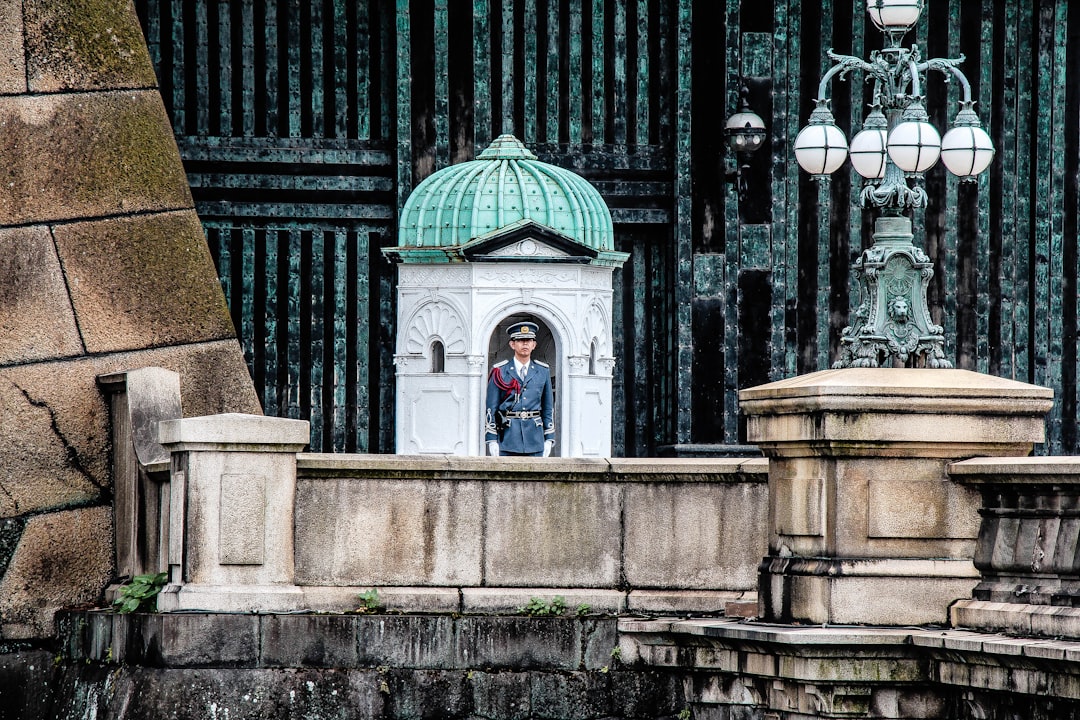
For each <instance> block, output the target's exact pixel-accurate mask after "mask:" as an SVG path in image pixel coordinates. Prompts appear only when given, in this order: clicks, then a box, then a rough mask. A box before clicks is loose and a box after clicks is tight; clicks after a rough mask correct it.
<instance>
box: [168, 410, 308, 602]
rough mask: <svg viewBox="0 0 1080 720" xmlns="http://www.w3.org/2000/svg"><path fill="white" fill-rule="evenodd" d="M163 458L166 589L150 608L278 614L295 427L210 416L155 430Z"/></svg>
mask: <svg viewBox="0 0 1080 720" xmlns="http://www.w3.org/2000/svg"><path fill="white" fill-rule="evenodd" d="M159 427H160V439H161V444H162V445H164V446H165V447H166V448H167V449H169V450H170V451H171V453H172V461H171V475H172V492H171V497H170V513H169V517H170V529H169V573H170V578H169V580H170V582H169V585H168V587H166V589H165V590H164V591H163V592H162V594H161V596H160V597H159V598H158V609H159V610H162V611H169V610H196V609H197V610H211V611H244V612H251V611H288V610H296V609H299V608H300V607H301V605H302V603H303V594H302V592H301V591H300V589H299V588H298V587H296V586H295V584H294V575H295V572H294V564H293V515H294V506H295V497H296V453H297V452H299V451H300V450H302V449H303V448H304V446H305V445H307V443H308V437H309V435H308V433H309V427H308V423H307V421H304V420H288V419H283V418H270V417H261V416H258V415H239V414H227V415H210V416H206V417H198V418H188V419H183V420H170V421H166V422H162V423H161V424H160V426H159Z"/></svg>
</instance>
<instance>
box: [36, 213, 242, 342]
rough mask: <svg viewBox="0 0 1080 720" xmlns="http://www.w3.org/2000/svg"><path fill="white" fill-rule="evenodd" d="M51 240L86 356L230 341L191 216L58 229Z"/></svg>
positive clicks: (209, 263)
mask: <svg viewBox="0 0 1080 720" xmlns="http://www.w3.org/2000/svg"><path fill="white" fill-rule="evenodd" d="M54 234H55V235H56V244H57V248H58V249H59V252H60V259H61V261H62V262H63V264H64V271H65V272H66V274H67V278H68V284H69V286H70V287H71V299H72V302H73V303H74V306H75V314H76V316H77V317H78V320H79V327H80V328H81V330H82V334H83V339H84V342H85V343H86V349H87V350H88V351H90V352H92V353H97V352H111V351H117V350H130V349H138V348H147V347H155V346H160V345H174V344H182V343H193V342H200V341H205V340H218V339H222V338H228V337H232V336H233V335H234V334H235V333H234V331H233V326H232V320H231V319H230V317H229V311H228V308H227V307H226V305H225V296H224V294H223V293H222V292H221V285H220V283H219V282H218V278H217V272H216V271H215V270H214V263H213V260H212V259H211V258H210V252H209V251H208V250H207V247H206V239H205V237H204V236H203V232H202V226H201V225H200V223H199V218H198V216H197V215H195V211H194V210H189V211H182V212H174V213H163V214H155V215H142V216H137V217H130V218H113V219H109V220H101V221H96V222H86V223H73V224H70V225H61V226H58V227H56V228H55V230H54Z"/></svg>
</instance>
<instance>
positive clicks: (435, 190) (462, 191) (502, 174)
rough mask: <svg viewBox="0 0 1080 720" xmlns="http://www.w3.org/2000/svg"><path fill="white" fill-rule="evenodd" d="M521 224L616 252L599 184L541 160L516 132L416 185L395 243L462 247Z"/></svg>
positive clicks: (403, 212) (414, 245)
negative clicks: (522, 141)
mask: <svg viewBox="0 0 1080 720" xmlns="http://www.w3.org/2000/svg"><path fill="white" fill-rule="evenodd" d="M523 221H526V222H527V221H531V222H534V223H536V224H538V225H542V226H544V227H546V228H548V229H550V230H554V231H555V232H557V233H559V234H561V235H564V236H566V237H568V238H570V239H572V240H574V241H576V242H578V243H580V244H582V245H584V246H586V247H588V248H592V249H593V250H597V251H600V252H602V253H604V252H607V251H612V250H614V232H613V230H612V226H611V213H610V212H609V211H608V208H607V205H606V204H605V203H604V200H603V198H601V197H600V193H599V192H598V191H597V190H596V188H594V187H593V186H592V185H590V184H589V183H588V182H587V181H586V180H585V179H584V178H582V177H581V176H580V175H576V174H575V173H572V172H570V171H569V170H564V169H562V168H559V167H556V166H554V165H549V164H548V163H544V162H540V161H539V160H538V159H537V158H536V156H535V155H533V154H532V153H531V152H529V150H528V149H526V147H525V146H524V145H522V144H521V141H519V140H518V139H517V138H515V137H514V136H513V135H501V136H500V137H498V138H496V139H495V141H494V142H493V143H491V145H490V146H489V147H488V148H487V149H486V150H484V151H483V152H482V153H480V155H479V157H477V159H476V160H471V161H467V162H463V163H458V164H457V165H452V166H450V167H448V168H444V169H442V170H440V171H438V172H436V173H434V174H433V175H431V176H430V177H428V178H427V179H426V180H424V181H423V182H422V183H420V184H419V185H418V186H417V187H416V189H415V190H413V192H412V195H410V196H409V199H408V200H407V201H406V202H405V208H404V210H402V211H401V222H400V224H399V226H398V227H399V230H398V247H399V248H400V249H402V250H405V249H411V248H452V247H460V246H463V245H465V244H466V243H468V242H469V241H471V240H475V239H476V238H478V237H484V236H490V235H491V234H492V233H495V232H497V231H499V230H501V229H503V228H506V227H508V226H510V225H514V224H515V223H517V224H520V223H521V222H523Z"/></svg>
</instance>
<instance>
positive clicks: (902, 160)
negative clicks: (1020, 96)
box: [795, 0, 994, 368]
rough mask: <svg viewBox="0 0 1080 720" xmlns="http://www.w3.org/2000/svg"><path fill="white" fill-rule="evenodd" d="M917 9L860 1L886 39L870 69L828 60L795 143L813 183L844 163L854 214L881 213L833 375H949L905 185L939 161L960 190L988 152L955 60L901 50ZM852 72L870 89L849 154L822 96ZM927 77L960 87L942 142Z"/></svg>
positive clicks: (911, 194) (913, 191)
mask: <svg viewBox="0 0 1080 720" xmlns="http://www.w3.org/2000/svg"><path fill="white" fill-rule="evenodd" d="M923 6H924V0H867V2H866V11H867V13H868V14H869V15H870V19H871V20H872V21H873V22H874V24H875V25H876V26H877V27H878V29H880V30H881V31H882V33H884V35H885V42H884V47H883V48H882V50H880V51H874V52H872V53H871V54H870V60H869V62H867V61H865V60H862V59H860V58H857V57H852V56H850V55H838V54H836V53H834V52H832V51H831V50H830V51H829V52H828V55H829V58H831V59H832V60H833V61H834V62H835V65H833V67H831V68H830V69H829V70H828V72H826V73H825V76H824V77H823V78H822V79H821V83H820V85H819V86H818V99H817V100H815V102H816V104H817V106H816V107H815V108H814V111H813V112H812V113H811V114H810V124H809V125H807V126H806V127H805V128H803V129H802V131H801V132H799V135H798V137H796V139H795V159H796V160H797V161H798V163H799V165H800V166H801V167H802V168H803V169H804V170H806V171H807V172H808V173H810V174H811V175H812V176H814V177H815V178H818V179H820V178H824V177H825V176H827V175H829V174H831V173H833V172H835V171H836V170H837V169H838V168H839V167H840V166H841V165H842V164H843V163H844V160H845V159H846V158H847V157H848V156H849V155H850V157H851V164H852V167H854V169H855V171H856V172H857V173H859V174H860V175H862V176H863V177H864V178H865V179H866V182H865V185H864V187H863V191H862V194H861V196H860V199H861V204H862V206H863V207H864V208H879V209H880V211H881V214H880V216H879V217H878V218H877V220H876V222H875V225H874V244H873V246H872V247H870V248H869V249H868V250H866V251H865V252H863V254H862V256H861V257H860V258H859V259H858V260H857V261H856V262H855V264H854V265H853V266H852V272H853V274H854V275H855V278H856V280H857V281H858V282H859V286H860V298H859V306H858V308H857V309H856V310H855V316H854V318H853V320H852V322H851V324H850V325H848V326H847V327H846V328H844V331H843V334H842V336H841V339H840V342H841V343H842V346H841V355H840V359H839V360H838V361H837V362H836V364H835V365H834V367H837V368H842V367H878V366H880V365H882V364H885V362H886V360H888V359H889V358H890V357H892V358H896V359H897V360H898V361H899V362H901V363H908V362H912V363H914V362H915V361H916V360H917V359H918V358H919V357H920V356H922V357H923V358H924V361H925V364H926V366H927V367H931V368H949V367H952V363H950V362H949V361H948V360H947V359H946V358H945V351H944V347H943V346H944V342H945V338H944V335H943V334H942V333H943V330H942V327H941V326H940V325H935V324H934V323H933V322H932V320H931V319H930V311H929V309H928V308H927V304H926V288H927V286H928V285H929V283H930V278H931V277H933V274H934V270H933V263H932V262H931V261H930V258H929V257H927V255H926V253H924V252H923V251H922V250H921V249H920V248H917V247H915V246H914V245H913V244H912V242H911V240H912V232H911V220H910V219H909V218H908V217H907V216H906V215H905V212H906V211H907V210H908V209H910V208H917V207H925V206H926V191H925V190H923V189H922V188H921V187H919V186H917V185H916V186H914V187H912V186H910V185H909V184H908V180H909V179H918V178H921V177H922V175H923V173H925V172H926V171H927V170H929V169H930V168H931V167H933V166H934V164H936V163H937V161H938V159H939V158H940V159H941V160H942V162H944V163H945V167H946V168H947V169H948V170H949V171H950V172H952V173H953V174H954V175H957V176H959V177H960V179H961V182H974V181H975V177H976V176H977V175H978V174H979V173H981V172H982V171H983V170H985V169H986V168H987V167H988V166H989V165H990V162H991V160H993V157H994V146H993V143H992V142H991V140H990V136H989V135H987V134H986V132H984V131H983V129H982V127H981V126H980V123H979V118H978V116H977V115H976V114H975V111H974V105H975V102H974V101H973V100H972V99H971V85H970V83H968V80H967V78H966V77H965V76H964V74H963V73H962V72H960V70H959V69H958V68H957V67H956V66H957V65H959V64H960V63H962V62H963V61H964V58H963V56H960V57H959V58H958V59H955V60H953V59H940V58H933V59H929V60H923V59H922V58H921V57H920V54H919V48H918V46H916V45H912V47H911V48H910V49H909V48H904V47H901V46H900V42H901V41H902V40H903V38H904V36H905V35H906V34H907V32H908V31H909V30H910V29H911V28H912V26H914V25H915V23H916V22H918V20H919V15H920V14H921V13H922V10H923ZM853 70H861V71H862V72H863V80H864V82H872V83H873V102H872V103H871V105H870V113H869V114H868V115H867V116H866V118H865V119H864V120H863V127H862V130H861V131H860V132H859V133H858V134H856V135H855V137H853V138H852V139H851V145H850V147H849V146H848V142H847V139H846V138H845V137H844V133H843V132H842V131H841V130H840V128H838V127H837V126H836V123H835V121H834V119H833V114H832V111H831V110H830V109H829V99H828V98H827V97H826V90H827V87H828V84H829V81H830V80H832V79H833V78H834V77H837V76H839V77H841V78H842V77H844V76H845V75H847V74H848V73H850V72H851V71H853ZM928 70H936V71H938V72H941V73H943V74H946V78H945V79H946V81H948V79H949V78H948V75H949V74H951V75H952V76H954V77H956V78H957V79H958V80H959V82H960V84H961V86H962V87H963V95H964V99H963V100H961V101H960V111H959V112H958V113H957V115H956V118H955V119H954V121H953V127H952V129H951V130H949V131H948V132H947V133H946V134H945V136H944V137H941V135H939V134H938V131H937V130H936V129H935V128H934V126H933V125H931V124H930V123H928V122H927V120H928V119H929V116H928V115H927V113H926V108H925V105H924V100H925V96H924V95H923V90H922V88H923V85H924V79H925V76H926V72H927V71H928Z"/></svg>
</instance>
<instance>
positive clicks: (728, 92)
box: [721, 0, 742, 444]
mask: <svg viewBox="0 0 1080 720" xmlns="http://www.w3.org/2000/svg"><path fill="white" fill-rule="evenodd" d="M741 4H742V3H741V1H740V0H727V2H726V6H727V7H726V8H725V13H724V48H725V51H724V64H725V66H726V69H727V72H725V73H724V83H723V86H722V92H723V97H724V106H725V107H728V108H737V107H739V105H738V99H739V90H740V86H741V79H742V77H741V76H742V70H741V63H740V55H741V53H740V45H741V43H740V38H741V36H742V33H741V29H740V26H739V16H740V9H741ZM736 162H738V159H737V158H736ZM723 188H724V265H723V267H724V273H723V292H722V293H721V294H722V296H723V298H724V337H725V338H731V340H730V341H728V342H725V343H723V346H724V408H723V410H724V442H725V443H728V444H735V443H738V442H739V423H738V417H739V342H738V337H739V301H740V300H741V298H740V297H739V241H740V235H741V233H740V230H741V227H740V225H739V192H738V185H737V184H736V183H724V184H723Z"/></svg>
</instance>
